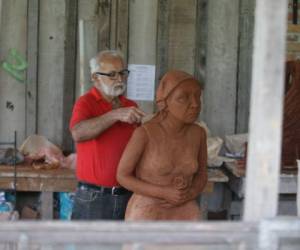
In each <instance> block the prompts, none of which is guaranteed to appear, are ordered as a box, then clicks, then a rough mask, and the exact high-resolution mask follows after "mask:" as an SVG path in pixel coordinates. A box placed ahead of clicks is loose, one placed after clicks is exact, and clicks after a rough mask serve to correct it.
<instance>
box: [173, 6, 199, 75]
mask: <svg viewBox="0 0 300 250" xmlns="http://www.w3.org/2000/svg"><path fill="white" fill-rule="evenodd" d="M196 9H197V8H196V0H185V1H181V0H172V1H169V51H168V57H169V58H168V62H169V64H168V68H169V69H181V70H184V71H186V72H188V73H190V74H193V73H194V63H195V61H194V60H195V39H196V38H195V35H196V31H195V28H196V25H195V22H196Z"/></svg>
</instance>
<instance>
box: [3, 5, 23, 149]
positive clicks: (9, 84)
mask: <svg viewBox="0 0 300 250" xmlns="http://www.w3.org/2000/svg"><path fill="white" fill-rule="evenodd" d="M1 20H2V21H1V32H0V62H1V64H2V62H7V63H9V64H11V65H16V64H17V62H16V61H15V62H14V59H12V58H11V59H10V60H9V57H10V55H11V53H10V49H16V50H17V53H18V55H19V56H20V57H21V58H22V59H23V60H24V61H25V62H27V59H26V48H27V1H18V0H11V1H3V2H2V12H1ZM1 64H0V65H1ZM22 68H23V67H22ZM15 72H18V74H20V75H21V77H22V78H23V81H22V82H21V81H18V80H17V79H16V78H15V77H14V76H13V75H12V74H11V73H10V72H8V71H7V70H4V68H3V67H1V66H0V121H1V122H0V140H1V141H13V139H14V130H16V131H17V132H18V138H17V140H18V145H20V143H21V142H22V141H23V140H24V139H25V114H26V110H25V82H26V69H24V70H21V71H18V70H17V71H15Z"/></svg>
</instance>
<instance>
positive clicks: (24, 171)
mask: <svg viewBox="0 0 300 250" xmlns="http://www.w3.org/2000/svg"><path fill="white" fill-rule="evenodd" d="M16 169H17V177H30V178H67V179H69V178H70V179H74V178H76V176H75V171H74V170H72V169H68V168H57V169H34V168H33V167H31V166H29V165H22V164H20V165H17V168H16ZM1 177H14V167H13V166H8V165H0V178H1Z"/></svg>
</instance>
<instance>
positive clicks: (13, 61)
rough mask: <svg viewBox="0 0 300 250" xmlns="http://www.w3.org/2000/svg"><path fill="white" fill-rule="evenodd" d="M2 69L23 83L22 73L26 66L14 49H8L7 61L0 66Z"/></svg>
mask: <svg viewBox="0 0 300 250" xmlns="http://www.w3.org/2000/svg"><path fill="white" fill-rule="evenodd" d="M1 66H2V68H3V69H4V70H5V71H6V72H7V73H9V74H10V75H11V76H13V77H14V78H15V79H17V80H18V81H20V82H24V81H25V78H24V71H25V70H26V69H27V67H28V64H27V62H26V60H25V59H24V58H23V57H22V55H21V54H20V53H19V52H18V51H17V50H16V49H10V50H9V54H8V58H7V61H4V62H3V63H2V64H1Z"/></svg>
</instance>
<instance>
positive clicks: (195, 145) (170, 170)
mask: <svg viewBox="0 0 300 250" xmlns="http://www.w3.org/2000/svg"><path fill="white" fill-rule="evenodd" d="M143 128H144V129H145V132H146V134H147V136H148V142H147V145H146V148H145V151H144V153H143V156H142V157H141V159H140V161H139V164H138V166H137V168H136V176H137V178H139V179H142V180H144V181H145V182H148V183H152V184H158V185H172V186H174V188H188V187H190V186H191V184H192V180H193V177H194V175H195V174H196V173H197V171H198V170H199V164H198V158H199V157H198V155H199V150H200V142H201V139H202V138H201V129H202V128H200V127H199V126H198V125H194V124H191V125H186V128H185V130H184V133H183V134H181V135H177V136H176V137H174V136H171V135H169V134H168V132H167V131H165V130H164V128H163V127H162V126H161V124H160V123H159V122H156V121H150V122H148V123H146V124H144V125H143ZM159 203H160V200H159V199H155V198H152V197H146V196H142V195H138V194H133V196H132V198H131V200H130V201H129V204H128V207H127V211H126V219H127V220H172V219H173V220H198V219H200V210H199V207H198V205H197V202H196V201H195V200H193V201H189V202H187V203H185V204H183V205H180V206H177V207H172V208H163V207H161V206H160V204H159Z"/></svg>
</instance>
